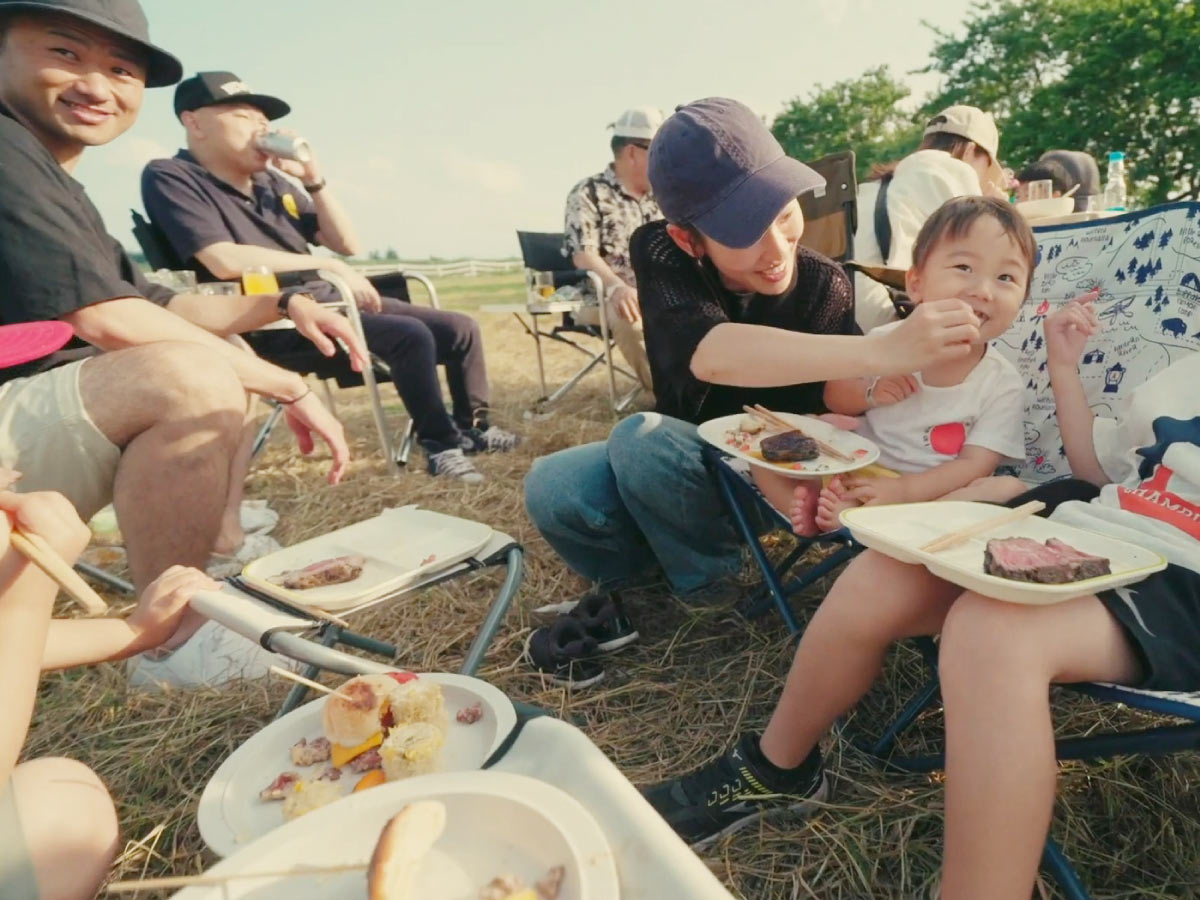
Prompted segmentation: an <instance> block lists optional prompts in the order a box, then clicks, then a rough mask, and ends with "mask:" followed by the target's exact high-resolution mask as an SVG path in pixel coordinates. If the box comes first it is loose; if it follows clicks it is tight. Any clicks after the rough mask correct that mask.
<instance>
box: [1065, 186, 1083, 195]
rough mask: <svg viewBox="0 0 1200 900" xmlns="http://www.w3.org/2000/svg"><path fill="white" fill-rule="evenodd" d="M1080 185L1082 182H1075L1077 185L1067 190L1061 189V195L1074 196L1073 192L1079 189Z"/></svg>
mask: <svg viewBox="0 0 1200 900" xmlns="http://www.w3.org/2000/svg"><path fill="white" fill-rule="evenodd" d="M1081 186H1082V183H1081V184H1077V185H1075V186H1074V187H1073V188H1071V189H1070V190H1069V191H1063V193H1062V196H1063V197H1072V196H1074V195H1075V192H1076V191H1077V190H1079V188H1080V187H1081Z"/></svg>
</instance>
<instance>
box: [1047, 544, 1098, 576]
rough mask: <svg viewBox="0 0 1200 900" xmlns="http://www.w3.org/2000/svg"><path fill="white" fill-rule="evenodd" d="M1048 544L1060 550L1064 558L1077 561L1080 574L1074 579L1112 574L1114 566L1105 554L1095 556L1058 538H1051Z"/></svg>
mask: <svg viewBox="0 0 1200 900" xmlns="http://www.w3.org/2000/svg"><path fill="white" fill-rule="evenodd" d="M1046 546H1047V547H1050V548H1052V549H1054V550H1056V551H1058V554H1059V555H1060V556H1062V557H1063V558H1064V559H1067V560H1069V561H1070V562H1073V563H1075V565H1076V566H1077V567H1078V569H1079V574H1078V575H1076V576H1075V578H1074V579H1072V580H1073V581H1082V580H1083V579H1085V578H1099V577H1100V576H1101V575H1111V574H1112V566H1111V565H1109V561H1108V560H1107V559H1105V558H1104V557H1103V556H1093V555H1092V554H1091V553H1084V552H1083V551H1082V550H1076V549H1075V548H1074V547H1072V546H1071V545H1070V544H1064V543H1063V542H1062V541H1060V540H1059V539H1058V538H1050V539H1049V540H1048V541H1046Z"/></svg>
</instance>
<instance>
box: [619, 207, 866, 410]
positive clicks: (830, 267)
mask: <svg viewBox="0 0 1200 900" xmlns="http://www.w3.org/2000/svg"><path fill="white" fill-rule="evenodd" d="M630 256H631V257H632V260H633V269H634V272H635V273H636V274H637V286H638V302H639V303H640V305H641V308H642V317H643V319H644V327H645V333H646V352H647V354H648V356H649V357H650V370H651V372H652V374H653V376H654V394H655V396H656V397H657V399H658V407H657V408H658V411H659V412H661V413H663V414H664V415H669V416H674V417H675V418H677V419H683V420H685V421H687V422H695V423H700V422H703V421H706V420H708V419H713V418H717V417H718V416H727V415H732V414H733V413H740V412H741V411H742V407H743V406H744V405H746V404H754V403H761V404H763V405H764V406H766V407H768V408H770V409H777V410H781V411H786V412H798V413H817V412H824V411H825V405H824V402H823V400H822V394H823V392H824V388H825V384H824V382H813V383H810V384H795V385H787V386H784V387H772V388H745V387H735V386H731V385H720V384H709V383H708V382H704V381H701V380H700V379H698V378H696V376H695V375H693V374H692V370H691V362H692V356H693V355H694V354H695V352H696V348H697V347H698V346H699V345H700V342H701V341H702V340H703V339H704V336H705V335H707V334H708V332H709V331H711V330H712V329H713V328H714V327H716V326H717V325H720V324H721V323H722V322H740V323H743V324H748V325H769V326H771V327H774V328H782V329H785V330H787V331H801V332H806V333H808V334H843V335H846V334H857V333H858V329H857V327H856V326H855V324H854V294H853V291H852V290H851V287H850V280H849V279H848V278H847V277H846V273H845V272H843V271H842V269H841V267H840V266H838V265H837V263H835V262H833V261H832V260H830V259H827V258H826V257H824V256H822V255H821V254H819V253H816V252H814V251H812V250H809V249H807V248H806V247H800V248H798V249H797V251H796V276H795V278H796V280H795V284H793V285H792V288H791V290H789V291H788V292H787V293H785V294H783V295H781V296H778V297H768V296H765V295H762V294H751V295H749V296H744V295H739V294H736V293H734V292H733V291H731V290H729V289H728V288H726V287H724V286H723V285H722V284H721V281H720V277H719V276H718V274H717V271H716V269H715V268H714V267H713V265H712V263H711V262H709V261H708V260H704V261H703V262H698V261H697V260H695V259H693V258H692V257H691V256H689V255H688V254H686V253H684V252H683V250H681V249H680V248H679V246H678V245H677V244H676V243H675V242H674V241H673V240H672V239H671V236H670V235H669V234H667V225H666V223H665V222H651V223H650V224H648V225H643V226H642V227H641V228H639V229H638V230H637V231H635V232H634V234H633V238H632V240H631V241H630Z"/></svg>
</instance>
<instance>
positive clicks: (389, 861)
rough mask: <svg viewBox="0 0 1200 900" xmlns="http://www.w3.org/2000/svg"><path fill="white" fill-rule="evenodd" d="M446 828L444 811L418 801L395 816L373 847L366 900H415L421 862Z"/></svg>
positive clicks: (430, 802) (440, 805)
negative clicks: (415, 885)
mask: <svg viewBox="0 0 1200 900" xmlns="http://www.w3.org/2000/svg"><path fill="white" fill-rule="evenodd" d="M445 828H446V807H445V806H443V805H442V804H441V803H438V802H437V801H436V800H419V801H417V802H416V803H410V804H409V805H408V806H406V807H404V808H403V809H402V810H400V812H398V813H396V815H394V816H393V817H392V818H391V820H390V821H389V822H388V823H387V825H385V826H383V831H382V832H380V834H379V841H378V842H377V843H376V844H375V852H374V853H372V854H371V863H370V866H369V867H368V869H367V897H368V900H414V897H413V884H414V882H415V881H416V878H417V871H418V870H419V869H420V867H421V858H422V857H424V856H425V854H426V853H428V852H429V850H430V848H431V847H433V845H434V844H435V843H436V842H437V839H438V838H439V837H441V835H442V831H444V830H445Z"/></svg>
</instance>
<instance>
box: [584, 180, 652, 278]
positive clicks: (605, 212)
mask: <svg viewBox="0 0 1200 900" xmlns="http://www.w3.org/2000/svg"><path fill="white" fill-rule="evenodd" d="M662 217H663V214H662V210H660V209H659V208H658V203H657V202H656V201H655V199H654V197H653V195H651V194H649V193H647V194H644V195H643V196H642V197H641V198H640V199H639V198H637V197H634V196H632V195H631V194H629V193H628V192H626V190H625V189H624V188H623V187H621V182H620V181H619V180H617V173H616V170H615V169H614V168H613V165H612V163H609V164H608V166H607V168H605V170H604V171H603V172H600V173H599V174H598V175H592V176H590V177H588V178H585V179H583V181H581V182H579V184H577V185H575V187H573V188H571V193H569V194H567V211H566V217H565V223H564V227H563V231H564V232H565V233H566V248H567V252H568V253H577V252H579V251H580V250H592V251H595V252H598V253H599V254H600V258H601V259H603V260H604V261H605V262H606V263H608V266H609V268H611V269H612V270H613V271H614V272H615V273H616V274H617V275H618V276H620V278H621V280H622V281H624V282H625V283H626V284H629V285H632V284H633V283H634V275H633V266H632V265H631V264H630V262H629V239H630V237H632V236H633V233H634V232H635V231H636V230H637V229H638V228H640V227H641V226H642V225H645V224H646V223H647V222H653V221H655V220H656V219H661V218H662Z"/></svg>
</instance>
